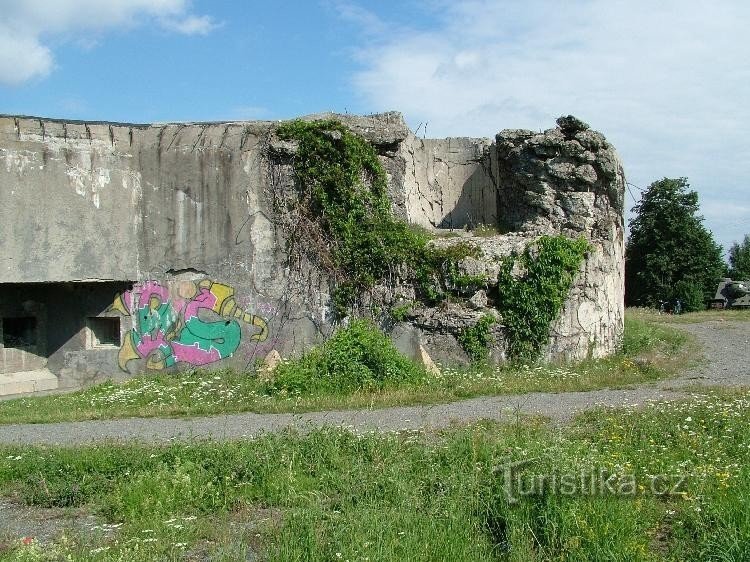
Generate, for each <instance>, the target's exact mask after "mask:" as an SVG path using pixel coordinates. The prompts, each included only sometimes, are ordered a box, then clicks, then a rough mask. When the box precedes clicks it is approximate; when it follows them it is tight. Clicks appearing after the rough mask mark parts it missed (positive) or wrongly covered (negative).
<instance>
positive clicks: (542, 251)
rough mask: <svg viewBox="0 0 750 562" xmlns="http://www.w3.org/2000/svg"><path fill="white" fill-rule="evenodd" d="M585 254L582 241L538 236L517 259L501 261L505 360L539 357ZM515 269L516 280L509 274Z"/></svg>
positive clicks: (499, 301)
mask: <svg viewBox="0 0 750 562" xmlns="http://www.w3.org/2000/svg"><path fill="white" fill-rule="evenodd" d="M588 250H589V244H588V242H587V241H586V240H584V239H582V238H581V239H578V240H570V239H568V238H565V237H564V236H542V237H541V238H539V240H537V242H536V243H535V244H533V245H530V246H528V247H527V248H526V250H525V251H524V252H523V253H522V254H521V255H520V256H511V257H510V258H508V259H506V260H505V261H504V262H503V265H502V269H501V270H500V273H499V275H498V297H497V308H498V310H500V313H501V314H502V316H503V324H505V326H506V333H507V338H508V355H509V357H510V358H511V359H513V360H516V361H519V360H520V361H528V360H534V359H536V358H537V357H538V356H539V354H540V353H541V351H542V349H543V348H544V346H545V345H546V344H547V342H548V341H549V327H550V324H551V323H552V322H553V321H554V320H555V319H556V318H557V316H558V315H559V313H560V310H561V308H562V306H563V304H564V303H565V300H566V299H567V297H568V293H569V292H570V287H571V286H572V284H573V279H574V277H575V274H576V272H577V271H578V269H579V268H580V266H581V263H582V262H583V259H584V257H585V255H586V252H587V251H588ZM519 267H520V268H521V269H522V270H523V271H524V272H523V274H522V275H520V276H518V275H516V274H514V269H515V268H519Z"/></svg>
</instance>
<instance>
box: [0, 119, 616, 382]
mask: <svg viewBox="0 0 750 562" xmlns="http://www.w3.org/2000/svg"><path fill="white" fill-rule="evenodd" d="M323 117H325V118H335V119H337V120H339V121H341V122H342V123H344V124H345V125H346V126H347V127H348V128H349V129H351V130H352V131H354V132H355V133H357V134H358V135H360V136H362V137H363V138H365V139H366V140H367V141H368V142H370V143H371V144H372V145H373V146H374V147H375V149H376V151H377V153H378V157H379V160H380V162H381V163H382V166H383V167H384V169H385V171H386V173H387V176H388V182H387V183H388V195H389V198H390V199H391V201H392V206H393V211H394V214H395V215H396V216H398V217H400V218H402V219H404V220H406V221H408V222H409V223H411V224H415V225H420V226H423V227H425V228H427V229H428V230H431V231H433V232H435V233H438V234H439V233H451V232H452V233H453V234H454V235H458V237H460V238H461V240H471V241H472V242H473V243H476V244H477V245H478V246H480V247H481V248H482V251H483V253H484V255H485V256H487V259H483V260H475V259H474V260H473V259H467V260H465V262H462V264H461V267H462V268H463V269H462V271H463V272H465V273H466V274H468V275H476V274H479V273H481V274H486V275H487V276H488V278H489V279H492V278H493V276H494V277H495V278H496V277H497V264H498V261H499V260H502V259H503V257H505V256H507V255H508V254H509V253H510V252H513V251H518V250H522V249H523V248H524V247H525V245H526V244H527V243H528V242H529V241H532V240H535V239H536V238H538V237H539V236H541V235H544V234H549V235H563V236H566V237H569V238H577V237H581V236H582V237H584V238H585V239H586V240H587V241H588V242H589V243H590V244H591V247H592V251H591V252H590V254H589V257H588V258H587V260H586V263H585V264H584V265H583V266H582V268H581V271H580V273H579V275H578V276H577V278H576V282H575V284H574V286H573V288H572V289H571V292H570V296H569V298H568V300H567V301H566V303H565V306H564V309H563V311H562V313H561V315H560V317H559V319H558V320H557V321H556V322H555V323H554V325H552V326H551V327H550V333H551V335H552V339H551V343H550V345H549V348H548V349H547V351H546V356H547V357H550V358H569V359H575V358H581V357H584V356H587V355H594V356H601V355H606V354H608V353H611V352H612V351H613V350H614V349H615V348H616V345H617V343H618V341H619V337H620V335H621V333H622V323H623V303H622V295H623V281H622V278H623V275H622V273H623V260H622V255H623V224H622V223H623V220H622V193H623V189H624V176H623V173H622V168H621V166H620V164H619V160H618V158H617V155H616V153H615V151H614V149H613V148H612V147H611V146H610V145H609V144H608V143H607V142H606V141H605V139H604V137H603V136H602V135H600V134H599V133H596V132H594V131H591V130H590V129H589V128H588V127H587V126H586V125H585V124H582V123H580V122H579V121H577V120H575V119H573V118H565V119H562V120H559V121H558V124H557V126H556V127H554V128H552V129H549V130H547V131H544V132H534V131H519V130H506V131H502V132H501V133H499V134H498V135H497V137H496V138H495V139H474V138H450V139H420V138H417V137H416V136H415V135H414V134H413V133H412V132H411V131H410V130H409V128H408V127H407V126H406V124H405V123H404V121H403V119H402V117H401V116H400V114H397V113H385V114H380V115H373V116H365V117H358V116H351V115H333V116H332V115H325V116H311V117H309V118H306V119H318V118H323ZM278 126H279V125H278V123H275V122H230V123H195V124H191V123H180V124H165V125H131V124H118V123H85V122H75V121H61V120H53V119H39V118H29V117H18V116H0V185H1V186H2V189H0V239H2V240H3V244H2V245H1V246H0V289H2V292H1V293H0V317H2V319H3V320H2V326H3V334H4V335H3V337H2V339H0V342H2V362H1V363H0V370H1V371H2V374H4V375H7V374H8V373H18V372H26V373H31V372H42V371H43V372H45V373H48V374H51V376H52V377H54V379H55V384H56V385H57V384H59V385H60V386H80V385H85V384H89V383H90V382H93V381H96V380H100V379H101V378H103V377H126V376H132V375H133V374H136V373H139V372H143V371H149V370H157V369H179V368H190V367H210V368H213V367H218V366H222V367H230V368H236V369H248V368H251V367H252V366H253V364H254V363H255V361H256V360H258V359H259V358H262V357H263V356H265V354H267V353H268V352H270V351H271V350H277V351H279V352H280V353H281V354H282V355H283V356H290V355H295V354H298V353H300V352H301V351H302V350H304V349H306V348H307V347H308V346H309V345H311V344H314V343H317V342H320V341H321V340H322V339H324V338H325V337H326V336H327V335H329V334H330V333H331V331H332V329H333V327H334V323H333V322H334V320H333V318H332V315H331V309H330V289H331V287H330V284H329V280H327V279H325V277H324V276H322V275H320V272H319V271H315V268H313V267H307V266H305V267H306V269H305V268H303V269H304V271H303V272H302V274H301V275H297V274H295V273H294V272H293V271H292V269H291V268H290V264H289V256H288V254H287V253H286V251H285V239H284V235H283V232H281V231H279V230H278V229H277V228H276V226H275V217H274V211H273V209H274V205H273V197H274V194H273V190H272V189H271V186H272V185H273V184H274V182H276V181H277V180H279V178H278V177H274V174H277V175H278V174H281V175H284V174H287V175H288V173H289V169H288V168H285V167H284V166H274V165H271V164H272V162H271V160H272V154H273V152H274V151H275V150H277V149H279V147H280V146H281V145H283V144H284V143H283V142H280V141H279V139H278V138H277V137H276V135H275V131H276V130H277V128H278ZM283 148H284V147H283V146H281V149H283ZM281 179H283V178H281ZM482 226H487V227H490V228H489V229H490V230H493V229H494V230H496V231H497V232H499V233H500V234H499V235H498V236H475V235H474V234H475V231H476V229H477V228H479V227H482ZM307 265H309V264H307ZM118 280H119V281H118ZM407 292H408V291H407ZM126 294H129V295H130V296H128V297H124V298H123V297H122V295H126ZM393 296H394V297H395V296H396V295H393ZM468 297H472V300H473V302H472V303H471V304H469V299H468ZM118 299H120V302H119V304H118ZM127 299H132V300H127ZM393 302H394V303H395V302H396V301H393ZM144 303H145V305H146V306H147V310H146V313H147V314H148V315H149V319H148V321H147V323H145V324H144V323H140V322H139V321H138V320H137V318H138V316H137V315H136V311H137V310H138V309H139V308H143V306H144ZM486 306H487V302H486V300H483V299H482V298H481V295H478V298H476V299H473V296H472V295H467V299H466V302H464V303H462V304H460V306H453V304H450V305H449V306H446V307H443V308H442V309H440V310H438V309H436V308H429V307H422V308H416V309H415V310H413V311H412V313H411V314H410V315H409V317H408V318H406V319H405V320H404V321H403V322H397V323H396V325H393V324H391V325H390V326H389V329H392V335H393V337H394V339H395V340H396V341H397V342H400V345H401V347H402V348H403V349H404V350H405V351H407V352H410V353H414V352H415V350H418V349H419V347H420V346H423V347H424V348H425V349H427V350H428V351H429V352H430V354H431V355H432V356H433V357H435V358H436V359H438V360H441V361H451V360H454V359H456V358H457V357H459V358H460V354H461V353H462V352H461V351H460V349H459V348H458V347H457V345H456V334H458V333H459V332H460V330H462V329H464V328H465V327H466V326H470V325H473V324H474V323H476V321H477V319H478V318H479V317H481V315H482V314H484V313H486V312H487V310H486ZM501 328H502V327H501V326H498V328H497V329H498V333H497V335H498V337H499V338H502V330H501ZM147 337H148V338H151V339H153V338H161V339H160V340H159V343H158V344H153V345H152V343H148V344H145V343H144V341H145V338H147ZM501 352H502V350H501V349H499V353H500V354H501ZM19 369H24V370H23V371H19ZM50 384H51V383H50ZM8 388H11V387H8ZM13 388H19V387H18V386H16V387H13ZM31 389H32V390H39V389H42V388H41V386H40V385H37V386H36V387H33V388H31ZM0 392H2V390H0Z"/></svg>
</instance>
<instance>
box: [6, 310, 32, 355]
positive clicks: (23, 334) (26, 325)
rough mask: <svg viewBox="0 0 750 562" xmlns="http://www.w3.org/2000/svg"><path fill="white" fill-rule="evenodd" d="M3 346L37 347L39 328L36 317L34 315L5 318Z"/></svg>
mask: <svg viewBox="0 0 750 562" xmlns="http://www.w3.org/2000/svg"><path fill="white" fill-rule="evenodd" d="M2 323H3V330H2V333H3V346H4V347H14V348H18V349H26V348H30V347H36V344H37V330H36V318H35V317H33V316H21V317H16V318H3V319H2Z"/></svg>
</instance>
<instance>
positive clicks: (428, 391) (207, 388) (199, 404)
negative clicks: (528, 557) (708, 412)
mask: <svg viewBox="0 0 750 562" xmlns="http://www.w3.org/2000/svg"><path fill="white" fill-rule="evenodd" d="M725 312H727V313H728V312H730V311H725ZM644 314H646V313H642V312H640V311H639V312H638V313H637V314H634V313H632V312H630V311H629V312H628V313H627V314H626V324H625V338H624V344H623V348H624V351H623V352H622V353H620V354H618V355H615V356H613V357H609V358H606V359H596V360H587V361H583V362H580V363H577V364H575V365H532V364H530V365H520V364H518V365H501V366H490V365H483V364H481V363H480V364H477V365H475V366H472V367H469V368H463V369H451V368H447V367H443V368H442V369H441V373H440V375H435V374H423V373H422V372H421V370H420V371H419V373H418V374H414V371H413V369H414V366H413V365H411V364H408V365H407V364H404V363H403V362H402V359H399V358H394V357H393V355H392V353H391V351H390V348H387V347H386V346H385V342H384V341H383V340H381V339H380V338H381V337H382V335H378V334H379V333H375V334H369V333H368V330H366V329H360V327H361V326H362V325H360V324H355V328H356V330H357V331H356V332H352V331H349V332H345V331H340V332H339V333H338V335H337V336H335V337H336V338H337V339H336V342H337V343H336V346H335V347H336V350H335V352H332V351H330V349H328V350H326V351H323V350H320V349H316V350H311V351H310V354H309V355H311V356H312V357H314V358H315V361H318V362H319V363H318V364H317V365H316V368H320V369H323V370H326V369H329V368H330V366H331V365H333V364H334V361H335V360H339V359H340V360H341V361H343V362H345V363H347V364H348V366H346V372H348V373H351V374H352V375H351V376H347V377H345V378H344V379H343V381H340V382H341V384H342V385H346V386H347V388H348V389H349V390H345V389H344V388H342V387H339V388H337V387H336V386H333V385H332V384H331V383H333V379H334V378H335V377H334V378H328V379H327V380H326V381H324V382H316V381H310V380H308V379H309V378H310V375H312V371H311V370H309V369H310V368H311V366H312V365H313V359H312V358H311V357H309V356H308V357H307V358H305V359H301V360H292V361H288V362H285V363H284V365H283V366H282V367H281V369H282V372H283V371H284V370H286V371H287V372H289V373H296V375H297V377H299V379H298V378H292V379H291V380H292V381H296V382H295V384H296V385H298V386H297V388H299V389H300V393H290V392H289V391H287V390H285V387H284V386H282V385H281V384H280V382H269V381H265V380H262V379H261V378H259V377H256V376H254V375H253V374H248V373H241V372H235V371H231V370H222V371H215V372H207V371H201V370H198V371H188V372H180V373H160V374H156V375H141V376H139V377H136V378H133V379H131V380H128V381H126V382H124V383H122V384H114V383H111V382H107V383H103V384H99V385H96V386H93V387H91V388H88V389H85V390H81V391H77V392H73V393H70V394H59V395H51V396H36V397H29V398H19V399H15V400H7V401H2V402H0V423H23V422H27V423H47V422H56V421H73V420H87V419H111V418H125V417H133V416H145V417H154V416H163V417H167V416H201V415H215V414H227V413H235V412H258V413H270V412H304V411H313V410H332V409H353V408H372V407H385V406H395V405H405V404H427V403H438V402H450V401H453V400H457V399H461V398H469V397H473V396H481V395H493V394H520V393H524V392H568V391H585V390H594V389H598V388H604V387H609V388H618V387H624V386H629V385H632V384H637V383H643V382H649V381H655V380H658V379H663V378H665V377H669V376H670V375H672V374H674V373H675V372H677V370H678V369H680V368H682V367H683V366H684V365H685V363H686V362H687V361H689V360H690V359H691V353H690V349H689V347H688V346H687V343H688V342H687V341H686V340H687V337H686V336H685V334H684V332H681V331H679V330H676V329H674V328H670V327H668V326H663V327H662V326H657V327H654V326H653V322H655V321H656V320H659V319H665V320H672V319H675V318H678V319H683V318H688V319H689V318H690V317H691V316H692V315H689V314H688V315H682V316H675V317H672V316H657V315H653V316H651V315H647V316H645V317H643V315H644ZM706 314H708V313H706ZM745 317H746V319H748V320H750V313H746V314H745ZM359 336H362V340H361V341H357V338H358V337H359ZM350 346H356V347H357V349H355V351H354V352H353V356H354V358H355V359H350V358H349V357H346V356H343V355H344V353H345V350H347V349H348V347H350ZM368 349H369V350H370V351H371V352H372V353H373V357H374V358H376V359H373V357H370V358H365V357H363V354H364V353H365V352H366V351H367V350H368ZM479 349H480V350H481V349H482V348H481V346H480V347H479ZM342 356H343V357H342ZM636 359H637V360H636ZM375 361H377V362H378V363H379V364H377V365H373V367H368V366H367V365H368V364H372V363H373V362H375ZM357 369H361V370H359V371H358V370H357ZM373 373H378V374H377V375H376V374H373ZM394 373H396V374H394ZM303 374H304V376H302V375H303ZM412 376H413V377H414V378H412ZM282 380H283V379H282ZM362 383H365V384H363V387H362V388H361V389H360V390H351V389H353V388H355V387H357V386H358V385H359V384H362ZM336 384H339V382H338V381H337V382H336ZM378 385H382V386H378ZM290 388H291V387H290ZM302 389H304V390H302Z"/></svg>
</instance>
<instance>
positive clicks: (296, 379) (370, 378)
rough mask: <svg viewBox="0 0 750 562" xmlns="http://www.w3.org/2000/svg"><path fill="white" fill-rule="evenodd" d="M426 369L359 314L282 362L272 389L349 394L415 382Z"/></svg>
mask: <svg viewBox="0 0 750 562" xmlns="http://www.w3.org/2000/svg"><path fill="white" fill-rule="evenodd" d="M425 375H426V373H425V372H424V371H423V370H422V369H420V368H419V367H417V366H416V365H415V364H414V363H412V362H411V361H409V359H407V358H406V357H404V356H403V355H402V354H401V353H399V351H398V350H397V349H396V348H395V347H394V346H393V343H392V342H391V340H390V339H389V338H388V336H386V335H385V334H383V332H381V331H380V330H379V329H378V328H377V327H376V326H374V325H372V324H371V323H369V322H368V321H366V320H355V321H352V322H351V323H350V324H349V326H347V327H345V328H341V329H339V330H338V331H337V332H336V333H335V334H334V335H333V337H331V338H330V339H329V340H327V341H326V342H325V343H324V344H322V345H321V346H319V347H315V348H313V349H311V350H310V351H308V352H307V353H306V354H305V355H304V356H302V357H301V358H300V359H297V360H293V361H288V362H284V363H282V364H281V365H279V367H277V369H276V372H275V376H274V380H273V382H272V383H271V385H270V388H269V390H270V391H271V392H273V393H278V392H281V391H285V392H288V393H291V394H315V393H323V394H346V393H352V392H356V391H373V390H382V389H385V388H394V387H397V386H399V385H403V384H414V383H417V382H419V381H421V380H423V379H424V378H425Z"/></svg>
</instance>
